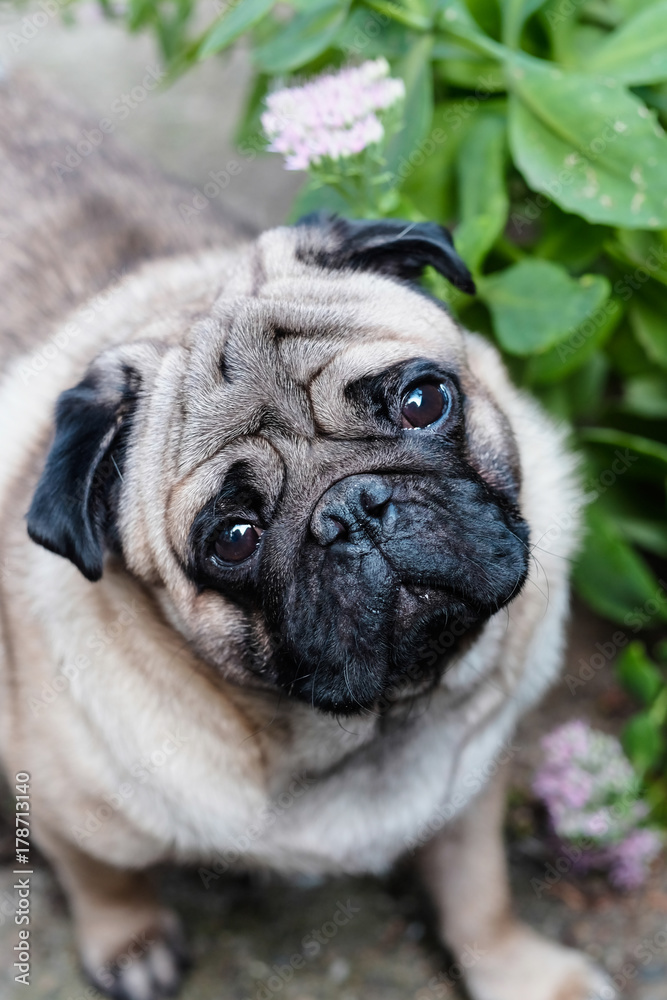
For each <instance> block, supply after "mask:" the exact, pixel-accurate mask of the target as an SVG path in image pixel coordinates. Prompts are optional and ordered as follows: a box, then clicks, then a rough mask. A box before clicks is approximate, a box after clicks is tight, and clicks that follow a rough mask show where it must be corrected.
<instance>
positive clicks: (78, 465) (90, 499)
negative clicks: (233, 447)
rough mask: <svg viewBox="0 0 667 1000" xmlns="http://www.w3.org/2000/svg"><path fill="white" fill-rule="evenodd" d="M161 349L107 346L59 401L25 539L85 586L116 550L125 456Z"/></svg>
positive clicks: (139, 345) (146, 345)
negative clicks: (60, 560)
mask: <svg viewBox="0 0 667 1000" xmlns="http://www.w3.org/2000/svg"><path fill="white" fill-rule="evenodd" d="M162 351H163V349H162V348H161V347H160V346H159V345H156V344H153V343H152V342H141V343H139V342H137V343H135V344H131V345H127V346H122V347H117V348H110V349H109V350H107V351H105V352H103V353H102V354H100V355H99V356H98V357H97V358H96V359H95V361H93V363H92V364H91V365H90V367H89V368H88V370H87V372H86V374H85V376H84V378H83V379H82V380H81V382H79V384H78V385H76V386H74V388H72V389H68V390H67V391H66V392H63V393H62V394H61V396H60V397H59V399H58V403H57V406H56V419H55V424H56V426H55V436H54V440H53V443H52V445H51V450H50V451H49V454H48V457H47V460H46V465H45V467H44V471H43V473H42V476H41V479H40V480H39V483H38V485H37V489H36V490H35V494H34V496H33V499H32V504H31V506H30V510H29V511H28V515H27V522H28V534H29V535H30V537H31V538H32V539H33V541H35V542H37V543H38V544H39V545H43V546H44V547H45V548H47V549H49V550H50V551H51V552H55V553H57V554H58V555H61V556H65V558H66V559H69V560H71V562H73V563H74V565H75V566H77V567H78V568H79V569H80V570H81V572H82V573H83V575H84V576H86V577H87V578H88V579H89V580H99V578H100V577H101V576H102V565H103V559H104V550H105V547H106V546H108V547H110V548H115V549H118V548H119V543H118V538H117V534H116V526H115V520H114V514H115V510H116V509H117V501H118V496H119V492H120V487H121V485H122V475H123V464H124V456H125V450H126V446H127V442H128V438H129V432H130V429H131V424H132V419H133V417H134V414H135V410H136V406H137V402H138V399H139V396H140V394H141V392H142V387H143V383H144V380H145V378H146V376H147V375H148V374H149V372H151V371H154V370H155V369H156V367H157V364H158V362H159V358H160V356H161V354H162Z"/></svg>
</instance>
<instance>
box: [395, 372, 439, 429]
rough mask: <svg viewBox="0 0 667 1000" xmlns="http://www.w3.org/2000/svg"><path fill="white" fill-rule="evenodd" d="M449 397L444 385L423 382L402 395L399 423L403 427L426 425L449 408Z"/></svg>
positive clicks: (432, 422) (437, 418)
mask: <svg viewBox="0 0 667 1000" xmlns="http://www.w3.org/2000/svg"><path fill="white" fill-rule="evenodd" d="M450 406H451V397H450V395H449V392H448V391H447V387H446V386H445V385H442V384H441V385H433V383H432V382H424V383H423V384H422V385H416V386H415V387H414V389H410V391H409V392H407V393H406V394H405V396H404V397H403V403H402V405H401V423H402V424H403V426H404V427H428V426H429V425H430V424H434V423H435V422H436V420H439V419H440V418H441V417H442V415H443V414H444V413H445V412H446V411H447V410H449V407H450Z"/></svg>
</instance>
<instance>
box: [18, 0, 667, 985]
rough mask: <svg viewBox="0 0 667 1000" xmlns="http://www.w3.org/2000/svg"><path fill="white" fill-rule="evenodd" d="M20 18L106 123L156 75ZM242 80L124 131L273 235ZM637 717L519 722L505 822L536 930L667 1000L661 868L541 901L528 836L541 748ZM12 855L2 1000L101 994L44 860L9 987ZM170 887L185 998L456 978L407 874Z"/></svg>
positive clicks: (104, 38) (200, 79)
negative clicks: (327, 931)
mask: <svg viewBox="0 0 667 1000" xmlns="http://www.w3.org/2000/svg"><path fill="white" fill-rule="evenodd" d="M25 16H28V15H27V12H22V13H21V15H20V16H19V17H17V16H16V13H15V12H13V10H12V9H11V8H9V9H5V8H3V13H0V59H1V60H2V61H3V62H4V63H5V64H6V65H10V66H11V65H12V64H17V63H18V64H22V65H28V66H31V67H33V68H35V69H39V70H40V71H44V72H47V73H48V74H50V75H51V77H52V79H53V80H54V81H55V84H56V85H57V86H60V87H62V88H63V90H65V91H66V92H68V93H70V94H72V95H73V96H74V97H77V98H80V99H82V100H85V102H86V103H87V104H88V105H89V106H91V107H92V108H93V109H94V110H95V111H98V112H99V114H100V117H102V116H104V115H105V114H107V113H108V111H109V109H110V108H111V107H112V104H113V102H114V101H115V100H116V99H117V98H118V97H119V96H120V95H122V94H123V93H124V92H126V91H127V90H129V89H131V88H132V87H133V86H135V85H136V84H138V83H139V82H140V81H141V79H142V77H143V75H144V73H145V72H146V69H147V68H148V67H150V66H153V65H155V57H154V53H153V50H152V47H151V45H150V43H148V42H147V41H146V40H143V39H131V40H128V39H127V37H126V36H125V35H124V34H123V33H121V32H120V31H117V30H116V29H113V28H111V27H109V26H108V25H100V24H96V23H94V22H91V23H86V24H85V25H83V26H81V27H79V28H77V29H76V30H65V29H63V28H62V27H61V26H60V25H59V24H58V23H57V21H56V20H55V19H53V18H51V19H49V22H48V24H47V25H46V26H44V27H42V28H39V29H38V30H37V32H36V34H35V37H34V38H31V39H30V40H28V41H25V42H21V43H20V44H18V43H17V42H16V36H20V37H21V38H22V37H23V34H25V24H24V22H23V20H22V19H23V17H25ZM247 75H248V74H247V61H246V59H245V57H244V55H243V53H237V54H235V55H233V56H231V57H230V58H227V59H226V60H224V61H222V60H219V61H209V62H208V63H206V64H205V65H204V66H203V67H201V68H198V69H197V70H196V71H195V72H193V73H192V74H190V75H189V76H187V77H186V78H184V79H183V80H181V81H179V82H178V83H177V84H176V85H175V86H174V87H173V88H172V89H171V90H169V91H166V92H159V93H158V92H154V93H153V94H152V95H151V96H150V97H149V98H147V99H146V100H145V101H144V102H142V103H140V104H138V105H137V106H136V108H134V109H133V110H132V113H131V114H130V115H129V116H128V117H127V118H126V119H125V120H124V121H123V122H122V124H119V128H118V132H119V133H120V134H121V136H122V138H124V139H126V140H127V142H128V143H130V144H131V145H133V146H135V147H137V148H139V149H144V150H146V151H147V152H148V153H149V154H150V155H152V156H153V157H154V158H155V159H156V160H157V161H158V162H159V163H161V164H162V165H163V167H164V168H165V169H166V170H167V171H169V172H170V173H172V174H174V175H176V176H180V177H182V178H184V179H186V180H188V181H190V182H191V183H192V184H193V185H201V184H203V183H205V182H206V180H207V179H208V175H209V172H210V171H219V170H223V169H225V168H226V166H227V165H228V164H229V162H230V161H236V162H238V163H239V164H240V168H241V169H240V172H239V173H237V174H235V175H234V176H233V177H232V179H231V181H230V184H229V187H228V189H227V192H226V198H227V200H228V202H229V203H230V204H232V205H233V206H234V208H235V209H236V211H238V212H240V213H241V214H243V215H245V216H246V217H247V218H249V219H252V220H253V221H255V222H256V223H257V224H259V225H270V224H275V223H277V222H280V221H282V220H283V218H284V216H285V213H286V211H287V208H288V206H289V204H290V201H291V199H292V197H293V195H294V193H295V191H296V190H297V187H298V183H299V182H298V178H297V177H295V176H294V175H290V174H287V173H285V172H284V171H283V170H282V168H281V166H280V163H279V162H278V161H277V159H273V158H263V157H262V158H260V157H258V158H255V159H252V160H251V159H250V158H249V157H245V158H244V157H242V156H240V155H239V153H238V152H237V151H236V150H235V148H234V146H233V142H232V139H231V135H232V130H233V124H234V122H235V120H236V118H237V116H238V112H239V108H240V106H241V103H242V99H243V92H244V87H245V84H246V81H247ZM613 631H614V629H613V628H611V627H610V626H609V625H607V624H605V623H601V622H598V621H596V620H594V619H593V618H591V617H590V616H589V615H587V614H585V613H583V612H579V613H578V614H577V615H576V618H575V622H574V627H573V629H572V637H571V643H570V651H569V656H568V662H569V663H570V664H571V669H574V668H576V665H577V664H579V662H580V659H581V658H583V659H584V660H586V661H587V660H588V659H589V658H590V657H591V655H592V654H593V653H594V652H595V643H596V642H604V641H605V640H606V639H608V638H609V634H610V633H611V632H613ZM629 707H630V706H628V704H627V702H626V701H625V699H624V697H623V695H622V694H621V693H620V692H619V691H618V689H617V688H616V687H615V686H614V684H613V680H612V677H611V670H610V668H609V667H605V668H604V669H603V670H602V671H600V672H598V673H597V674H596V676H595V677H594V678H593V679H592V680H591V681H590V682H589V683H588V684H587V685H586V686H585V687H583V688H581V689H579V690H578V692H577V697H576V699H575V698H574V697H573V696H572V695H571V694H570V693H569V691H568V690H567V688H566V686H565V685H564V684H561V685H559V686H558V687H557V688H556V689H555V690H554V692H553V693H552V694H551V695H549V697H548V698H547V699H546V702H545V704H544V705H543V706H542V707H541V708H540V710H539V711H537V712H535V713H533V714H532V715H531V716H530V717H529V718H528V719H526V720H525V723H524V725H523V727H522V731H521V733H520V734H519V737H518V742H519V745H520V746H521V751H520V752H519V754H517V757H516V760H515V762H514V782H513V783H514V789H515V791H514V794H513V803H514V804H513V806H512V809H511V810H510V820H509V832H510V856H511V862H512V877H513V884H514V890H515V894H516V899H517V906H518V909H519V910H520V912H521V913H522V915H523V916H525V917H526V918H527V919H528V920H530V922H531V923H532V924H533V925H534V926H536V927H538V928H540V929H541V930H542V931H543V932H545V933H547V934H548V935H550V936H551V937H553V938H557V939H559V940H561V941H563V942H565V943H568V944H572V945H575V946H577V947H579V948H582V949H584V950H585V951H587V952H589V954H590V955H591V956H592V957H594V958H595V959H596V961H598V962H600V963H601V964H602V965H604V966H606V967H607V968H608V969H609V971H610V972H611V973H613V974H616V975H618V976H619V977H620V978H619V984H622V986H623V992H622V995H623V996H624V997H627V998H629V1000H667V871H666V870H665V868H664V866H663V867H661V868H659V870H657V871H656V872H655V873H654V876H653V878H652V879H651V882H650V884H649V885H648V886H646V887H645V888H644V889H643V890H642V891H640V892H637V893H634V894H631V895H628V896H621V895H619V894H616V893H613V892H612V891H610V889H609V887H608V886H607V885H606V883H605V882H604V880H602V879H600V878H596V877H588V878H586V879H574V878H571V877H570V876H569V875H568V874H567V873H566V874H565V875H563V877H562V878H561V879H560V880H559V881H557V882H555V884H554V885H553V886H552V887H551V888H550V889H549V890H548V891H547V892H542V893H541V894H539V895H538V893H537V892H536V891H535V890H534V888H533V886H532V885H531V880H532V879H540V880H544V874H545V871H546V868H545V866H546V865H547V864H548V863H549V858H548V856H547V855H544V854H543V850H544V849H543V847H542V846H541V844H540V842H539V841H537V840H536V839H535V838H534V837H532V836H531V834H530V820H531V813H530V808H529V806H527V805H526V804H525V801H526V794H525V793H526V789H527V787H528V782H529V777H530V774H531V773H532V769H533V767H534V765H535V762H536V760H537V759H538V753H539V751H538V740H539V736H540V735H541V734H542V733H543V732H544V731H546V730H547V729H549V728H551V727H553V726H554V725H556V724H557V723H558V722H560V721H562V720H564V719H567V718H572V717H573V716H576V715H581V716H584V717H589V718H592V719H593V720H594V721H595V723H596V724H598V725H600V726H602V727H603V728H606V729H608V730H610V731H612V732H613V731H617V730H618V729H619V727H620V724H621V722H622V720H623V718H624V717H625V716H626V715H627V712H628V710H629ZM7 847H8V838H7V837H6V836H5V838H4V848H3V838H2V833H1V831H0V1000H19V998H23V997H25V996H29V997H30V1000H84V998H86V1000H88V998H92V997H94V996H95V995H96V994H95V992H94V991H93V990H91V989H90V988H89V987H88V986H87V985H86V983H85V981H84V980H83V979H82V978H81V976H80V974H79V971H78V968H77V964H76V958H75V955H74V951H73V945H72V936H71V928H70V924H69V920H68V918H67V912H66V907H65V903H64V900H63V896H62V894H61V892H60V890H59V888H58V886H57V885H56V883H55V881H54V879H53V876H52V874H51V872H50V870H49V869H48V867H47V866H46V865H45V864H43V863H40V862H38V863H37V869H36V874H35V875H34V877H33V900H32V912H33V917H34V923H33V933H32V940H33V947H34V951H33V965H32V969H33V978H32V983H31V985H30V987H29V990H28V991H26V989H25V987H22V986H19V985H15V984H14V982H13V975H12V973H11V971H10V970H11V963H12V961H13V958H12V957H11V956H12V948H13V945H14V944H15V943H16V927H15V925H14V923H13V910H14V893H13V891H12V885H13V881H14V878H13V875H12V866H11V865H10V864H8V863H7V862H8V860H9V855H8V851H7ZM3 859H4V862H5V863H4V864H2V861H3ZM551 860H554V859H551ZM160 878H161V883H162V885H163V890H164V895H165V897H166V898H167V899H168V900H169V901H171V902H172V903H173V905H175V906H176V907H177V908H178V909H179V911H180V912H181V913H182V914H183V916H184V917H185V921H186V925H187V927H188V930H189V935H190V939H191V943H192V946H193V950H194V954H195V957H196V964H195V969H194V971H193V973H192V975H191V976H190V978H189V980H188V982H187V985H186V987H185V990H184V992H183V998H184V1000H219V998H220V997H222V996H224V997H225V998H226V1000H262V998H264V1000H265V998H266V997H268V996H269V995H271V996H277V997H281V998H284V1000H314V998H317V1000H362V998H363V1000H407V998H419V1000H434V998H435V994H434V993H432V992H431V991H430V990H429V989H428V986H427V984H428V982H429V980H430V979H431V978H432V977H433V976H434V975H435V974H436V973H437V972H439V971H441V970H446V969H447V968H448V967H449V961H450V960H449V959H448V958H447V956H446V955H445V954H444V953H443V952H442V951H441V950H440V949H439V948H438V946H437V943H436V941H435V938H434V935H433V929H432V922H431V918H430V912H429V907H428V903H427V901H426V900H425V899H424V898H423V896H422V895H421V893H420V892H419V889H418V887H416V885H415V883H414V880H413V879H412V877H411V874H410V872H409V871H407V870H406V871H401V872H398V873H397V874H396V875H395V876H394V877H392V879H391V880H388V881H384V882H380V881H365V880H351V879H345V880H338V881H333V882H325V883H317V884H292V883H285V882H280V881H277V880H275V879H267V880H264V879H261V880H252V881H250V880H223V879H221V880H220V881H219V882H216V883H214V884H213V885H212V886H211V888H209V889H208V890H205V889H204V887H203V886H202V883H201V881H200V879H199V877H198V875H197V873H196V871H175V870H167V871H165V872H162V873H160ZM533 884H534V883H533ZM341 903H342V904H343V905H344V906H346V907H348V908H349V912H350V919H349V922H348V923H347V924H346V925H344V926H342V927H341V928H340V930H339V932H338V933H337V934H336V935H335V936H334V937H333V938H332V939H331V941H330V942H329V944H328V945H326V946H325V947H322V948H321V949H320V951H319V953H317V954H310V952H311V951H312V950H313V949H312V948H311V949H308V951H309V953H308V954H306V952H305V950H304V945H303V943H302V941H303V939H304V936H305V935H306V934H308V933H309V932H310V930H311V929H319V928H320V927H322V925H323V924H325V923H326V922H327V921H330V920H331V918H332V916H333V914H334V913H335V912H336V910H337V908H338V907H339V906H340V905H341ZM297 953H302V954H303V955H304V959H305V961H304V965H303V967H302V968H301V969H300V970H299V971H298V972H296V973H294V974H293V976H292V977H291V978H289V979H288V980H287V977H285V980H284V979H279V980H271V982H270V983H269V985H268V987H267V985H266V984H267V982H268V981H269V979H270V977H271V976H272V975H275V973H274V972H273V971H272V970H273V967H274V966H276V965H277V966H281V965H285V964H286V963H287V962H289V959H290V957H291V956H293V955H294V954H297ZM269 990H271V992H270V993H269ZM450 995H451V996H452V997H453V996H454V994H450ZM457 995H458V994H457Z"/></svg>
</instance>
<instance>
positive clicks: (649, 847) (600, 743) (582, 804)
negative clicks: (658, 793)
mask: <svg viewBox="0 0 667 1000" xmlns="http://www.w3.org/2000/svg"><path fill="white" fill-rule="evenodd" d="M542 748H543V750H544V762H543V764H542V766H541V767H540V769H539V770H538V772H537V774H536V775H535V779H534V782H533V791H534V792H535V794H536V795H537V797H538V798H539V799H541V801H542V802H543V803H544V805H545V806H546V809H547V813H548V815H549V820H550V822H551V826H552V828H553V831H554V833H555V834H556V836H557V837H558V838H559V839H560V840H561V841H563V842H574V843H576V842H577V841H579V840H583V839H586V840H588V841H589V843H591V842H592V847H590V849H588V850H586V851H584V852H583V853H582V855H581V858H580V859H579V860H578V861H577V868H578V869H579V870H581V871H587V870H589V869H592V868H602V869H607V870H608V871H609V873H610V875H609V877H610V879H611V881H612V882H613V884H614V885H617V886H618V887H619V888H624V889H630V888H635V887H636V886H638V885H641V884H642V882H644V881H645V879H646V877H647V875H648V870H649V866H650V864H651V862H652V861H653V860H654V858H656V857H657V855H658V854H659V853H660V850H661V848H662V843H663V841H662V837H661V835H660V834H659V833H658V832H657V831H655V830H651V829H645V828H642V827H641V823H642V822H643V821H644V820H645V819H646V816H647V815H648V806H647V805H646V803H645V802H644V801H643V800H642V799H641V798H639V783H638V780H637V776H636V774H635V772H634V770H633V768H632V765H631V764H630V761H629V760H628V759H627V757H626V756H625V754H624V753H623V748H622V747H621V744H620V743H619V741H618V740H617V739H616V738H615V737H613V736H608V735H607V734H606V733H602V732H599V731H598V730H594V729H592V728H591V727H590V725H589V724H588V723H586V722H583V721H581V720H577V721H574V722H568V723H567V724H566V725H564V726H560V727H558V728H557V729H555V730H554V731H553V732H551V733H549V734H548V735H547V736H545V737H544V739H543V740H542Z"/></svg>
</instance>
